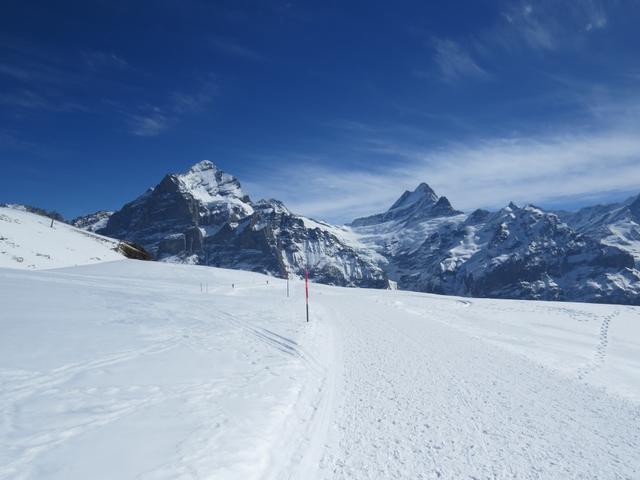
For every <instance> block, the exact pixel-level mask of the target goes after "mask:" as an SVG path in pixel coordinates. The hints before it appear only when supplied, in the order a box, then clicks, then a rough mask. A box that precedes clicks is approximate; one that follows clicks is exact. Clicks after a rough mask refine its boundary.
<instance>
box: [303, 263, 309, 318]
mask: <svg viewBox="0 0 640 480" xmlns="http://www.w3.org/2000/svg"><path fill="white" fill-rule="evenodd" d="M304 295H305V300H306V303H307V322H309V270H305V271H304Z"/></svg>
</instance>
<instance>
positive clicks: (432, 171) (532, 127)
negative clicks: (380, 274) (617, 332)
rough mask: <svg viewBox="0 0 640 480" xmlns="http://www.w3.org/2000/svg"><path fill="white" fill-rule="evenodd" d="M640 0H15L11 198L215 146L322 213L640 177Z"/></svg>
mask: <svg viewBox="0 0 640 480" xmlns="http://www.w3.org/2000/svg"><path fill="white" fill-rule="evenodd" d="M639 22H640V3H639V2H637V1H634V0H610V1H606V2H604V1H602V2H600V1H598V0H573V1H559V0H555V1H542V2H507V1H500V2H493V1H491V2H489V1H479V0H474V1H456V2H424V1H416V2H375V1H371V2H344V1H336V2H295V1H287V2H267V1H258V2H244V1H238V0H236V1H229V2H205V1H203V2H198V1H193V0H189V1H185V0H181V1H169V0H165V1H160V2H154V4H153V7H151V4H150V3H148V2H114V1H92V2H64V1H62V2H26V1H12V0H8V1H5V2H3V14H2V16H1V17H0V32H1V33H0V159H1V162H2V175H0V201H10V202H20V203H30V204H35V205H38V206H41V207H43V208H51V209H57V210H59V211H61V212H62V213H63V214H64V215H66V216H68V217H72V216H75V215H78V214H82V213H87V212H90V211H94V210H97V209H117V208H118V207H120V206H121V205H122V204H123V203H124V202H126V201H129V200H131V199H133V198H134V197H136V196H137V195H139V194H140V193H142V192H143V191H144V190H145V189H146V188H147V187H149V186H152V185H154V184H155V183H157V182H158V181H159V180H160V178H161V177H162V176H163V175H164V174H165V173H167V172H179V171H183V170H186V169H187V168H188V167H189V166H190V165H191V164H193V163H196V162H198V161H200V160H202V159H209V160H212V161H213V162H214V163H216V164H217V165H218V166H220V167H221V168H223V169H224V170H226V171H228V172H230V173H232V174H234V175H236V176H238V177H239V179H240V181H241V182H242V184H243V186H244V187H245V190H247V192H248V193H249V194H250V195H251V196H252V197H253V198H255V199H258V198H260V197H265V196H269V197H275V198H279V199H281V200H283V201H285V203H287V205H289V206H290V208H292V209H293V210H294V211H297V212H299V213H304V214H307V215H312V216H316V217H319V218H324V219H328V220H331V221H336V222H340V221H348V220H350V219H352V218H354V217H356V216H359V215H364V214H368V213H373V212H376V211H379V210H383V209H386V208H387V207H388V206H389V205H390V204H391V203H393V201H394V200H395V198H397V197H398V196H399V195H400V194H401V193H402V191H403V190H404V189H409V188H411V189H412V188H415V186H416V185H417V184H418V183H420V182H422V181H424V182H427V183H429V184H430V185H431V186H432V187H433V188H434V189H435V190H436V191H437V192H438V193H439V194H442V195H446V196H447V197H449V199H450V200H451V201H452V203H453V204H454V206H456V207H458V208H461V209H465V210H470V209H473V208H476V207H489V208H497V207H500V206H503V205H506V204H507V203H508V202H509V201H510V200H514V201H516V202H519V203H527V202H531V203H535V204H539V205H542V206H546V207H552V208H575V207H577V206H580V205H584V204H592V203H596V202H605V201H614V200H620V199H623V198H625V197H626V196H628V195H631V194H634V193H638V192H640V135H638V132H639V131H640V130H639V128H638V127H639V126H640V125H639V123H640V116H639V115H638V114H639V113H640V55H638V51H639V49H640V29H638V27H637V25H638V23H639Z"/></svg>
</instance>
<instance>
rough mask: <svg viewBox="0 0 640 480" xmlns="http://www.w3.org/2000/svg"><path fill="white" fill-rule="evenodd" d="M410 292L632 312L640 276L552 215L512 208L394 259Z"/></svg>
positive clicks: (630, 262)
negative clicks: (585, 304) (619, 307)
mask: <svg viewBox="0 0 640 480" xmlns="http://www.w3.org/2000/svg"><path fill="white" fill-rule="evenodd" d="M395 262H396V263H397V265H398V267H397V275H398V283H399V285H400V286H401V287H403V288H407V289H410V290H419V291H429V292H434V293H446V294H456V295H464V296H472V297H496V298H520V299H541V300H574V301H589V302H614V303H625V304H634V303H638V302H639V301H640V272H638V271H637V270H635V268H634V267H635V265H634V259H633V257H632V256H631V255H630V254H628V253H627V252H625V251H623V250H620V249H618V248H616V247H611V246H608V245H604V244H602V243H599V242H597V241H595V240H593V239H591V238H589V237H586V236H583V235H580V234H579V233H577V232H575V231H574V230H572V229H571V228H570V227H569V226H568V225H566V224H565V223H563V222H561V221H560V219H559V218H558V217H557V216H556V215H554V214H551V213H546V212H543V211H542V210H540V209H539V208H536V207H533V206H526V207H522V208H521V207H518V206H516V205H514V204H510V205H509V206H508V207H505V208H503V209H501V210H500V211H498V212H495V213H491V214H488V215H487V214H484V213H480V212H476V213H475V214H472V215H470V216H469V217H467V218H466V219H465V221H464V222H460V223H458V224H451V225H448V226H446V227H445V228H442V229H440V230H439V231H437V232H435V233H433V234H432V235H431V236H429V237H428V238H427V239H425V241H424V242H423V243H422V244H421V245H420V246H419V247H418V248H417V249H416V250H415V251H413V252H410V253H407V254H403V255H401V256H399V257H397V258H396V259H395Z"/></svg>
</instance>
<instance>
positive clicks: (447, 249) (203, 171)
mask: <svg viewBox="0 0 640 480" xmlns="http://www.w3.org/2000/svg"><path fill="white" fill-rule="evenodd" d="M100 213H102V216H101V218H100V221H103V222H105V223H104V227H94V228H95V231H97V232H98V233H101V234H104V235H107V236H111V237H115V238H119V239H126V240H129V241H133V242H136V243H139V244H141V245H142V246H144V248H146V249H147V250H148V251H149V252H151V254H152V256H153V257H154V258H156V259H158V260H162V261H166V262H177V263H189V264H199V265H211V266H217V267H225V268H234V269H242V270H250V271H255V272H262V273H268V274H272V275H276V276H279V277H285V276H286V275H287V274H293V275H298V276H300V275H302V274H303V273H304V270H305V269H306V268H309V271H310V275H311V278H312V279H313V280H315V281H316V282H321V283H326V284H331V285H343V286H360V287H374V288H388V287H389V286H390V285H391V284H392V282H397V284H398V287H399V288H401V289H408V290H415V291H422V292H432V293H443V294H455V295H462V296H476V297H495V298H516V299H545V300H568V301H588V302H603V303H620V304H635V305H637V304H640V272H639V271H638V265H639V262H640V228H639V224H640V196H638V197H635V198H633V199H630V200H628V201H627V202H623V203H622V204H615V205H609V206H598V207H592V208H591V209H583V210H581V211H579V212H576V213H566V212H558V213H557V214H556V213H552V212H545V211H543V210H542V209H540V208H538V207H535V206H532V205H527V206H524V207H520V206H517V205H515V204H513V203H512V204H510V205H508V206H507V207H505V208H503V209H501V210H499V211H497V212H489V211H486V210H476V211H474V212H472V213H470V214H465V213H463V212H460V211H458V210H456V209H454V208H453V206H452V205H451V203H450V202H449V200H448V199H447V198H446V197H438V195H437V194H436V193H435V192H434V191H433V189H431V188H430V187H429V186H428V185H427V184H426V183H421V184H420V185H418V187H417V188H416V189H415V190H414V191H406V192H404V193H403V194H402V196H401V197H400V198H399V199H398V200H397V201H396V202H395V203H394V204H393V205H392V206H391V207H390V208H389V209H388V210H387V211H386V212H383V213H379V214H376V215H371V216H369V217H364V218H359V219H356V220H354V221H353V222H352V223H351V224H350V225H347V226H334V225H330V224H328V223H325V222H319V221H315V220H312V219H310V218H307V217H304V216H301V215H297V214H294V213H292V212H291V211H290V210H288V209H287V207H286V206H285V205H284V204H283V203H282V202H279V201H277V200H273V199H269V200H260V201H258V202H254V201H252V200H251V199H250V198H249V196H248V195H246V194H245V193H244V192H243V190H242V187H241V185H240V182H239V181H238V180H237V179H236V178H235V177H234V176H232V175H229V174H227V173H225V172H223V171H222V170H220V169H219V168H217V167H216V166H215V165H214V164H213V163H211V162H209V161H206V160H205V161H202V162H200V163H198V164H196V165H194V166H193V167H191V169H190V170H189V171H188V172H186V173H183V174H170V175H167V176H165V177H164V178H163V179H162V181H161V182H160V183H159V184H158V185H157V186H155V187H154V188H151V189H149V190H147V191H146V192H145V193H143V194H142V195H141V196H140V197H138V198H136V199H135V200H133V201H131V202H129V203H127V204H126V205H124V206H123V207H122V208H121V209H120V210H119V211H117V212H115V213H113V214H112V215H108V212H100ZM98 216H99V215H98V214H96V215H94V216H93V217H92V219H91V220H87V223H88V224H89V225H93V226H95V225H97V222H96V221H94V220H93V218H94V217H95V218H97V217H98Z"/></svg>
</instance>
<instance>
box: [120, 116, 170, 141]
mask: <svg viewBox="0 0 640 480" xmlns="http://www.w3.org/2000/svg"><path fill="white" fill-rule="evenodd" d="M127 123H128V127H129V132H130V133H131V134H132V135H135V136H137V137H155V136H157V135H160V134H161V133H163V132H164V131H165V130H167V129H168V128H169V126H170V121H169V119H168V118H167V117H166V116H165V115H164V114H163V113H162V112H161V111H160V110H159V109H154V110H152V111H150V112H149V113H147V114H134V115H129V118H128V121H127Z"/></svg>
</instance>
